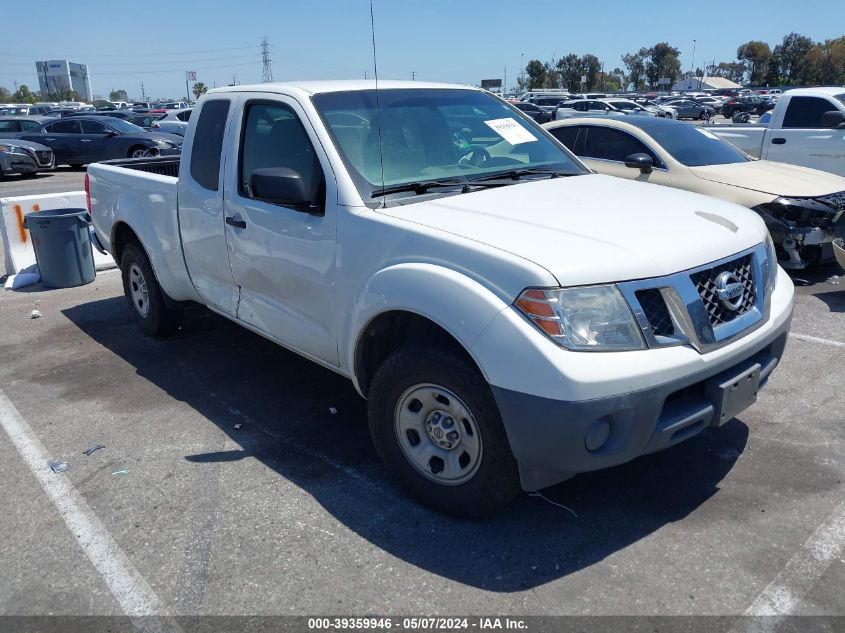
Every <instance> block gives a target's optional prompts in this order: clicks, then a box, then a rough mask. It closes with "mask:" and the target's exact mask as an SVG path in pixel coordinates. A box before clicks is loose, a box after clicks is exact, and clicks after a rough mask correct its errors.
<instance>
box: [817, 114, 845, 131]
mask: <svg viewBox="0 0 845 633" xmlns="http://www.w3.org/2000/svg"><path fill="white" fill-rule="evenodd" d="M843 122H845V112H842V111H840V110H831V111H830V112H825V113H824V114H822V125H823V126H824V127H832V128H838V127H839V126H840V125H842V123H843Z"/></svg>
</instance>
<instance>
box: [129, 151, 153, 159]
mask: <svg viewBox="0 0 845 633" xmlns="http://www.w3.org/2000/svg"><path fill="white" fill-rule="evenodd" d="M149 155H150V150H148V149H136V150H135V151H134V152H132V158H144V157H145V156H149Z"/></svg>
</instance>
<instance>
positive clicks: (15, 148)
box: [0, 145, 26, 154]
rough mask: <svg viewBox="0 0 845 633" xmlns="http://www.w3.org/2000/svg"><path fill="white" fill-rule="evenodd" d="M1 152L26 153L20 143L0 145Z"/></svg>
mask: <svg viewBox="0 0 845 633" xmlns="http://www.w3.org/2000/svg"><path fill="white" fill-rule="evenodd" d="M0 152H8V153H10V154H26V152H25V151H24V150H23V148H22V147H19V146H18V145H0Z"/></svg>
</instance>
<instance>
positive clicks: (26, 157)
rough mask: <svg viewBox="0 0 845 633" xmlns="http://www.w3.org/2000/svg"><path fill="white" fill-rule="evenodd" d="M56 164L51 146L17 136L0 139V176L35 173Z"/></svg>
mask: <svg viewBox="0 0 845 633" xmlns="http://www.w3.org/2000/svg"><path fill="white" fill-rule="evenodd" d="M55 166H56V163H55V157H54V156H53V150H51V149H50V148H49V147H45V146H44V145H40V144H39V143H33V142H32V141H22V140H20V139H16V138H8V139H0V176H7V175H9V174H27V175H29V174H35V173H38V172H39V171H43V170H45V169H52V168H53V167H55Z"/></svg>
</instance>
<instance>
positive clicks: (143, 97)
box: [141, 81, 147, 101]
mask: <svg viewBox="0 0 845 633" xmlns="http://www.w3.org/2000/svg"><path fill="white" fill-rule="evenodd" d="M146 100H147V95H146V94H144V82H143V81H142V82H141V101H146Z"/></svg>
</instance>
